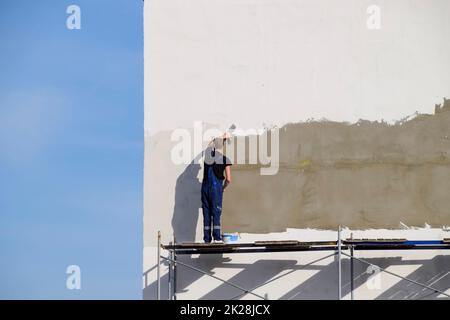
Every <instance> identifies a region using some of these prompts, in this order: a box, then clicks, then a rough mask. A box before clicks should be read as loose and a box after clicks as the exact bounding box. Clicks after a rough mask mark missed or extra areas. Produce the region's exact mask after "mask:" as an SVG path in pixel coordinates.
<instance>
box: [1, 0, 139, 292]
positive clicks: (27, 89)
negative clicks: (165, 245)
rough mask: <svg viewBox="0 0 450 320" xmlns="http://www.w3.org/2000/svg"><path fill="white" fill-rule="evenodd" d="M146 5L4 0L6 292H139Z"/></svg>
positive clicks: (119, 0)
mask: <svg viewBox="0 0 450 320" xmlns="http://www.w3.org/2000/svg"><path fill="white" fill-rule="evenodd" d="M71 4H75V5H78V6H79V7H80V9H81V29H80V30H69V29H67V27H66V19H67V17H68V16H69V14H67V13H66V9H67V7H68V6H69V5H71ZM142 7H143V1H142V0H115V1H106V0H95V1H92V0H84V1H82V0H76V1H75V0H73V1H62V0H58V1H55V0H53V1H50V0H46V1H25V0H2V1H1V3H0V40H1V41H0V70H1V71H0V298H3V299H4V298H8V299H9V298H18V299H22V298H25V299H54V298H57V299H80V298H81V299H92V298H98V299H110V298H112V299H122V298H123V299H140V298H141V283H142V280H141V279H142V277H141V274H142V267H141V266H142V258H141V254H142V171H143V169H142V167H143V55H142V50H143V34H142V33H143V31H142ZM72 264H76V265H78V266H80V268H81V290H68V289H67V288H66V279H67V277H68V275H67V274H66V268H67V266H69V265H72Z"/></svg>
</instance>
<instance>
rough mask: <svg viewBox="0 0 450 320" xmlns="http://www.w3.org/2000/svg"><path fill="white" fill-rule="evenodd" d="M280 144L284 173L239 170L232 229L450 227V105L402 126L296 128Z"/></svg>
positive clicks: (230, 200)
mask: <svg viewBox="0 0 450 320" xmlns="http://www.w3.org/2000/svg"><path fill="white" fill-rule="evenodd" d="M279 139H280V151H279V153H280V159H279V161H280V165H279V170H278V173H277V174H275V175H261V173H260V168H261V166H258V165H248V164H240V165H236V166H234V167H233V172H234V175H233V178H234V179H233V188H230V189H229V190H227V191H226V192H225V197H224V199H225V201H224V206H223V207H224V208H226V214H225V215H224V219H223V220H224V226H225V230H227V231H229V232H233V231H241V232H255V233H262V232H274V231H284V230H286V228H289V227H290V228H295V227H297V228H320V229H335V228H336V227H337V226H339V225H345V226H348V227H350V228H362V229H368V228H397V227H398V226H399V222H403V223H406V224H407V225H413V226H423V225H424V223H428V224H430V225H432V226H435V227H439V226H443V225H450V197H449V190H450V100H446V101H445V105H444V104H443V105H442V107H439V106H438V107H437V113H436V114H434V115H418V116H416V117H414V118H413V119H411V120H408V121H405V122H402V123H398V124H394V125H389V124H387V123H380V122H369V121H359V122H357V123H354V124H344V123H337V122H330V121H322V122H310V123H297V124H288V125H285V126H283V127H282V128H281V129H280V138H279Z"/></svg>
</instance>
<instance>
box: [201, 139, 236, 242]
mask: <svg viewBox="0 0 450 320" xmlns="http://www.w3.org/2000/svg"><path fill="white" fill-rule="evenodd" d="M225 141H226V138H216V139H214V140H213V141H212V142H211V143H210V145H209V146H208V148H207V149H206V151H205V159H204V160H205V161H204V170H203V181H202V209H203V240H204V241H205V243H210V242H211V240H212V237H213V238H214V242H221V241H222V234H221V232H220V216H221V214H222V193H223V190H225V188H226V187H227V186H228V184H229V183H230V182H231V168H230V166H231V161H230V160H229V159H228V158H227V157H225V156H224V155H223V154H222V153H221V152H220V150H222V149H223V145H224V143H225ZM224 173H225V175H224ZM211 231H212V237H211Z"/></svg>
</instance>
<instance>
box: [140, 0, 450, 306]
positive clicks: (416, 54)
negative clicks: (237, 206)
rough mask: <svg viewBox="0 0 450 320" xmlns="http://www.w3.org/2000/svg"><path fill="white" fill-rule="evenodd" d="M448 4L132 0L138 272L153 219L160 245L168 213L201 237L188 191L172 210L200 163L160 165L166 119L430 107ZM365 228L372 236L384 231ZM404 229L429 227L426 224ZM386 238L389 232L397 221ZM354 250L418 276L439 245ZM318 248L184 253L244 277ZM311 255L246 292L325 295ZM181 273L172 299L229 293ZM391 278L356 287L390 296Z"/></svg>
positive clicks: (151, 255)
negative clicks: (140, 188)
mask: <svg viewBox="0 0 450 320" xmlns="http://www.w3.org/2000/svg"><path fill="white" fill-rule="evenodd" d="M372 4H376V5H378V6H379V7H380V8H381V29H379V30H369V29H368V28H367V27H366V20H367V18H368V16H369V15H368V14H367V13H366V9H367V7H368V6H369V5H372ZM448 12H450V2H448V1H446V0H442V1H439V0H433V1H420V0H417V1H413V0H408V1H406V0H398V1H360V0H353V1H349V0H347V1H332V0H320V1H317V0H315V1H313V0H311V1H301V0H190V1H186V0H178V1H177V0H145V5H144V41H145V45H144V48H145V56H144V61H145V64H144V65H145V70H144V73H145V134H146V136H145V164H144V246H145V249H144V272H145V271H147V270H149V269H151V268H153V266H154V264H155V262H156V258H155V244H156V243H155V240H156V232H157V230H161V231H162V235H163V242H164V243H167V242H168V241H170V240H171V239H172V234H173V229H174V225H173V224H174V223H175V224H176V226H175V227H183V226H184V225H190V226H191V227H192V226H194V228H195V227H196V228H197V233H196V240H198V241H200V240H201V216H200V214H201V211H200V207H199V206H198V202H196V201H195V200H193V201H188V206H189V208H188V209H189V210H188V211H189V212H190V215H189V216H186V217H184V216H183V215H182V214H183V212H184V211H183V208H177V207H176V197H178V196H182V197H190V198H192V199H196V198H195V197H196V195H195V194H193V192H194V191H193V190H196V188H197V187H198V185H199V183H200V181H201V180H199V179H200V178H201V167H198V168H197V167H188V166H187V165H175V164H173V163H172V162H171V159H170V151H171V147H172V146H173V143H172V142H171V141H170V133H171V130H173V129H175V128H180V127H181V128H187V129H190V130H191V129H192V127H193V123H194V121H203V122H205V123H209V124H214V125H216V126H217V127H219V128H225V127H227V126H228V125H230V124H231V123H235V124H237V125H238V126H240V127H243V128H259V127H261V126H263V125H264V124H277V125H280V126H281V125H283V124H285V123H288V122H296V121H305V120H307V119H309V118H316V119H320V118H322V117H325V118H328V119H332V120H337V121H356V120H358V119H359V118H363V119H369V120H376V119H385V120H387V121H391V120H396V119H401V118H403V117H405V116H407V115H410V114H412V113H414V112H415V111H419V112H432V111H433V110H434V104H435V103H437V102H441V100H442V96H445V95H446V94H448V92H449V91H448V90H449V89H448V88H449V84H450V73H449V72H448V70H450V60H449V59H448V57H449V56H450V44H449V41H448V39H450V22H449V19H448ZM186 168H188V169H189V170H186ZM181 174H185V175H187V176H188V179H184V180H183V181H187V182H183V184H182V185H180V184H179V183H177V179H179V177H180V175H181ZM178 181H179V180H178ZM177 188H178V192H177ZM174 212H175V213H176V214H177V216H176V217H175V218H176V219H174ZM224 213H225V214H226V208H224ZM366 232H369V231H366ZM370 232H371V233H372V234H373V235H374V236H375V237H387V236H388V235H390V234H391V233H390V232H391V231H381V230H379V231H370ZM362 235H364V237H366V236H365V235H366V234H365V233H364V234H362ZM397 235H399V236H397ZM313 236H314V239H315V240H322V239H326V238H330V239H335V233H334V232H327V231H323V232H322V233H313ZM410 236H414V237H425V238H430V237H433V238H435V237H440V236H443V234H442V232H441V231H439V230H434V231H423V233H420V234H413V235H410ZM309 237H311V231H305V230H296V231H292V233H289V232H288V231H287V232H286V233H281V234H276V235H274V234H269V235H264V234H261V235H243V241H244V240H249V241H250V240H254V239H258V240H259V239H272V240H273V239H292V238H294V239H301V240H306V238H309ZM316 237H317V238H316ZM392 237H401V235H400V232H397V233H395V234H393V235H392ZM447 237H448V236H447ZM362 255H363V256H365V257H370V258H376V257H378V256H379V257H382V256H388V257H391V258H386V259H384V260H383V259H381V260H374V261H377V262H380V263H381V264H385V265H386V266H389V268H392V270H396V271H399V272H400V273H402V274H404V275H408V274H412V275H415V274H419V275H420V277H422V278H423V280H424V281H425V282H427V281H428V282H432V281H434V280H433V279H434V278H433V276H432V275H434V274H438V273H439V272H442V271H443V270H446V269H445V268H444V267H447V266H448V265H449V264H448V263H447V264H446V261H447V260H446V259H447V258H448V256H446V255H445V253H443V252H424V251H420V252H392V253H383V252H381V253H364V254H362ZM319 256H321V254H320V253H298V254H292V253H289V254H272V255H270V254H269V255H267V254H265V255H251V256H243V255H241V256H237V255H236V256H230V255H225V256H224V257H222V258H220V257H217V256H209V257H204V258H203V257H202V258H199V259H196V258H194V260H192V261H190V262H192V263H195V264H197V265H199V266H203V267H205V268H206V269H209V270H211V271H214V272H215V274H216V275H218V276H224V277H225V278H230V279H233V277H234V279H235V280H236V281H240V282H242V284H243V286H244V285H247V286H250V287H251V286H253V285H254V282H255V283H256V282H259V281H260V280H263V281H266V280H269V279H271V278H272V277H275V276H276V275H279V274H282V273H284V272H286V271H287V270H290V269H292V268H294V267H295V266H301V265H303V264H304V263H307V262H308V261H311V260H314V259H315V258H318V257H319ZM189 260H191V259H189ZM408 261H412V262H411V263H408ZM321 263H322V267H320V268H312V269H309V270H307V271H296V272H294V273H292V274H290V275H289V276H286V277H284V278H283V280H281V282H278V283H277V281H275V282H273V283H272V284H268V285H267V286H265V287H262V288H261V289H260V290H259V291H260V292H261V293H263V292H264V293H265V292H267V293H269V297H270V298H289V297H291V296H294V298H333V297H335V294H336V285H335V283H334V282H333V281H336V278H335V277H334V275H335V272H334V271H333V270H334V269H333V268H334V265H333V263H332V259H329V260H324V261H322V262H321ZM234 264H236V265H234ZM233 265H234V266H233ZM258 268H260V269H258ZM447 268H448V267H447ZM360 271H361V270H360ZM183 272H185V273H184V274H183V273H180V279H179V283H180V286H181V289H186V291H185V292H183V293H180V294H179V298H201V297H205V298H208V297H209V298H229V297H230V295H233V294H234V293H235V291H233V290H234V289H233V290H231V289H229V288H225V287H222V286H220V283H217V282H215V281H214V280H211V279H207V278H205V277H200V278H198V277H197V276H196V275H194V274H192V273H191V272H188V271H183ZM415 272H416V273H415ZM417 272H418V273H417ZM446 272H448V270H446ZM249 273H250V274H254V275H259V274H260V275H261V277H260V278H258V277H255V278H253V277H251V276H248V274H249ZM154 279H155V273H154V269H153V270H152V271H151V272H149V273H148V275H147V281H146V282H144V298H149V299H151V298H154V297H155V296H154V292H155V291H154V288H155V286H154ZM361 279H364V277H362V278H361ZM396 281H397V280H393V279H391V278H389V279H388V278H386V279H384V278H383V281H382V283H383V287H382V289H380V290H381V291H373V290H368V289H366V287H365V285H364V284H362V285H360V286H359V288H358V289H357V292H356V296H357V297H358V298H376V297H378V298H398V297H400V296H401V294H402V293H401V292H403V291H405V292H407V293H412V292H417V288H414V287H409V286H406V285H405V284H404V283H398V282H396ZM449 281H450V280H449V279H448V278H444V279H443V280H441V282H440V284H439V285H442V286H443V287H445V288H444V289H447V288H448V287H449ZM442 283H444V284H442ZM297 286H300V287H297ZM316 288H317V289H316ZM389 288H391V289H389ZM299 292H300V293H299ZM399 292H400V293H399ZM396 294H400V296H396ZM432 297H433V296H432Z"/></svg>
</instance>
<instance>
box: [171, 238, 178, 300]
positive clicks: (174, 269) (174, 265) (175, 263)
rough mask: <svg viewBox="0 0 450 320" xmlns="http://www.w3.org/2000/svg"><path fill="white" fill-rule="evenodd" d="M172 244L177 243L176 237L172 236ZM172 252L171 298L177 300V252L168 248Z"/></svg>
mask: <svg viewBox="0 0 450 320" xmlns="http://www.w3.org/2000/svg"><path fill="white" fill-rule="evenodd" d="M173 244H174V245H176V244H177V239H176V238H175V237H173ZM170 252H172V260H173V300H177V252H176V251H175V250H170Z"/></svg>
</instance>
